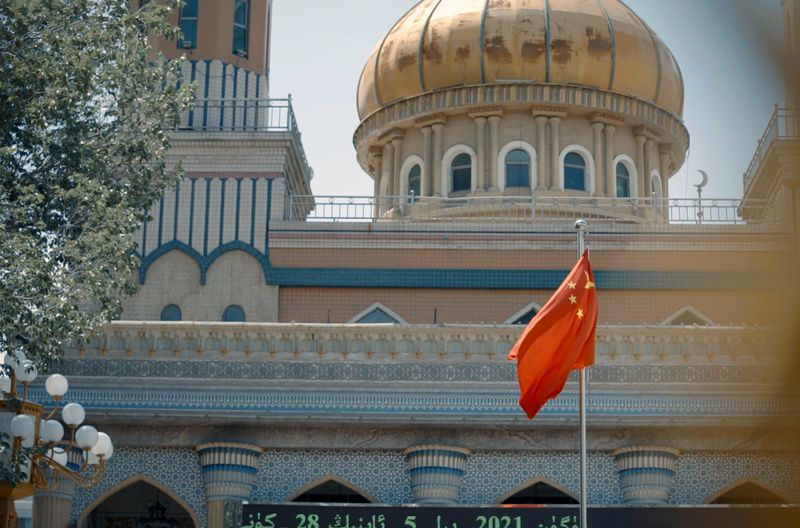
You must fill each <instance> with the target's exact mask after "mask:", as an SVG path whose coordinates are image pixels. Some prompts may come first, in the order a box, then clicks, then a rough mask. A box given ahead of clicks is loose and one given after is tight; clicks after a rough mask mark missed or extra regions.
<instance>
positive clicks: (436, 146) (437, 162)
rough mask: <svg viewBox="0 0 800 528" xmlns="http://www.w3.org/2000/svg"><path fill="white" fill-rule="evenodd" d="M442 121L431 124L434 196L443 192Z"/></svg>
mask: <svg viewBox="0 0 800 528" xmlns="http://www.w3.org/2000/svg"><path fill="white" fill-rule="evenodd" d="M443 133H444V123H434V124H433V160H432V163H433V193H434V196H442V195H443V194H444V184H443V183H442V158H443V157H444V146H443V143H444V134H443Z"/></svg>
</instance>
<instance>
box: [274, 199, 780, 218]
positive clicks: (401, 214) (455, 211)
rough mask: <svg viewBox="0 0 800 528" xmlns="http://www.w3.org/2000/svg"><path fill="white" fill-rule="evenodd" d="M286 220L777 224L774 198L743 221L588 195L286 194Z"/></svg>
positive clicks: (722, 202) (711, 210) (693, 208)
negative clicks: (297, 213) (302, 215)
mask: <svg viewBox="0 0 800 528" xmlns="http://www.w3.org/2000/svg"><path fill="white" fill-rule="evenodd" d="M289 200H290V203H289V204H288V205H289V206H288V207H286V218H285V219H286V220H289V221H292V220H296V219H298V218H297V217H296V216H294V211H295V210H303V211H310V213H309V214H308V216H307V219H308V220H314V221H328V222H337V221H342V222H351V221H356V222H364V221H405V222H410V221H442V220H459V221H469V220H477V221H506V222H536V221H543V222H544V221H568V220H569V221H574V220H575V218H577V217H579V216H580V217H583V218H585V219H587V220H603V221H609V222H612V223H616V222H620V223H662V224H744V223H759V224H764V223H780V222H781V220H782V218H783V216H782V211H781V207H780V204H781V202H780V201H767V200H762V201H758V200H748V202H747V211H748V213H749V214H748V220H747V221H745V220H744V219H743V218H742V217H741V216H740V213H741V210H740V209H741V206H742V201H741V200H738V199H702V200H698V199H692V198H668V199H657V198H649V199H644V198H599V197H598V198H592V197H558V196H536V195H533V196H494V197H464V198H440V197H423V198H419V197H415V196H414V195H413V194H412V195H409V196H379V197H372V196H298V195H294V196H290V197H289Z"/></svg>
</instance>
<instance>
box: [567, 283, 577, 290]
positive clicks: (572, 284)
mask: <svg viewBox="0 0 800 528" xmlns="http://www.w3.org/2000/svg"><path fill="white" fill-rule="evenodd" d="M567 286H569V289H570V290H574V289H575V283H574V282H570V283H569V284H567Z"/></svg>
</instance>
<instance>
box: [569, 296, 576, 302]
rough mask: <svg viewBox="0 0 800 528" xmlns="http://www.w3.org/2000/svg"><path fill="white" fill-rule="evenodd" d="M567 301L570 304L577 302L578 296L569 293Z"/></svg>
mask: <svg viewBox="0 0 800 528" xmlns="http://www.w3.org/2000/svg"><path fill="white" fill-rule="evenodd" d="M569 302H570V304H578V298H577V297H575V296H574V295H570V296H569Z"/></svg>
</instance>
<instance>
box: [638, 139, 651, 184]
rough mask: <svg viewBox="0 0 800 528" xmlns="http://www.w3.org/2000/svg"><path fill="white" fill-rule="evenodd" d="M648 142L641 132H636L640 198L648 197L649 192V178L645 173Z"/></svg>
mask: <svg viewBox="0 0 800 528" xmlns="http://www.w3.org/2000/svg"><path fill="white" fill-rule="evenodd" d="M646 142H647V138H646V137H645V136H643V135H641V134H636V172H637V175H636V181H637V183H638V185H637V187H638V194H639V198H648V197H649V196H648V194H647V187H646V186H645V185H646V184H645V180H647V176H646V175H645V171H646V167H645V165H644V144H645V143H646Z"/></svg>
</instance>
